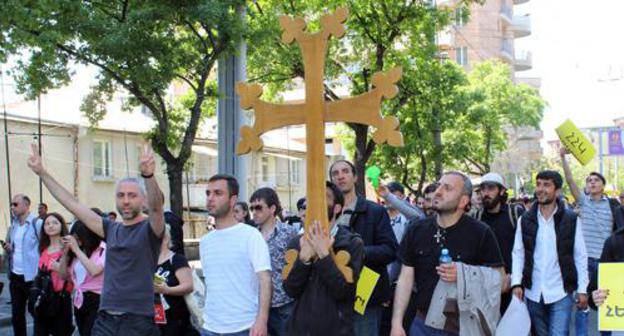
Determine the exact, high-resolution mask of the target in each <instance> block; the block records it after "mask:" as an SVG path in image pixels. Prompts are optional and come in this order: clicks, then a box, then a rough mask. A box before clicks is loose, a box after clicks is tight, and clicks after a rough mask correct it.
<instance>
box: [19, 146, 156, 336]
mask: <svg viewBox="0 0 624 336" xmlns="http://www.w3.org/2000/svg"><path fill="white" fill-rule="evenodd" d="M38 153H39V152H38V148H37V146H36V145H32V155H31V156H30V158H29V159H28V166H29V167H30V169H32V171H33V172H34V173H35V174H37V175H39V177H41V179H42V181H43V183H44V184H45V186H46V187H47V188H48V190H49V191H50V193H51V194H52V196H54V198H56V200H57V201H59V203H61V204H62V205H63V206H64V207H65V208H66V209H67V210H69V211H70V212H71V213H73V214H74V216H76V218H78V219H79V220H81V221H82V222H83V223H84V224H85V225H86V226H87V227H88V228H89V230H91V231H93V232H94V233H95V234H97V235H98V236H100V237H102V238H104V240H105V241H106V262H105V265H104V269H105V272H104V285H103V288H102V296H101V301H100V309H99V313H98V317H97V319H96V321H95V324H94V326H93V331H92V334H93V335H130V334H132V335H157V334H158V333H159V331H158V328H157V327H156V325H155V324H154V285H153V274H154V271H155V270H156V266H157V261H158V255H159V253H160V245H161V241H162V237H163V233H164V230H165V220H164V217H163V197H162V192H161V191H160V188H159V187H158V183H157V182H156V179H155V178H154V170H155V168H156V161H155V159H154V154H153V153H152V152H151V150H149V149H148V147H145V149H144V151H143V153H142V155H141V158H140V172H141V177H142V178H143V181H144V182H145V187H143V185H142V184H141V183H140V181H139V180H138V179H136V178H131V177H127V178H124V179H122V180H119V181H118V182H117V187H116V188H115V196H116V203H117V204H116V205H117V211H118V212H119V213H120V214H121V217H122V219H123V222H121V223H120V222H111V221H110V220H108V218H102V216H101V215H98V214H97V213H95V212H94V211H93V210H91V209H89V207H88V206H86V205H84V204H81V203H79V202H78V201H77V200H76V199H75V198H74V196H73V195H72V194H71V193H70V192H69V191H67V189H65V188H64V187H63V186H61V185H60V184H59V183H58V182H57V181H56V180H55V179H54V177H52V175H50V173H49V172H48V171H47V170H45V169H44V167H43V163H42V160H41V157H40V156H39V154H38ZM144 204H147V210H148V215H147V216H145V215H144V214H143V213H142V209H143V205H144Z"/></svg>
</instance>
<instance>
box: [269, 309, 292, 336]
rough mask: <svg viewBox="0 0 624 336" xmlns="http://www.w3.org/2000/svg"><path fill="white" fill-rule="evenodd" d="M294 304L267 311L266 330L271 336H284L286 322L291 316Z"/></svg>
mask: <svg viewBox="0 0 624 336" xmlns="http://www.w3.org/2000/svg"><path fill="white" fill-rule="evenodd" d="M294 307H295V303H294V302H291V303H288V304H285V305H283V306H280V307H275V308H271V309H270V310H269V322H268V324H267V329H268V332H269V335H271V336H286V322H287V321H288V319H289V318H290V315H291V314H292V311H293V308H294Z"/></svg>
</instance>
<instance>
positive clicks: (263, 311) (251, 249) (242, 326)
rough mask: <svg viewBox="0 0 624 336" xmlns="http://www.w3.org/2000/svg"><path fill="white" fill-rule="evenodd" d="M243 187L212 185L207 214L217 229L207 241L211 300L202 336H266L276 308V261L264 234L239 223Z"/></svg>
mask: <svg viewBox="0 0 624 336" xmlns="http://www.w3.org/2000/svg"><path fill="white" fill-rule="evenodd" d="M238 190H239V186H238V181H236V179H235V178H234V177H233V176H230V175H225V174H217V175H214V176H212V177H211V178H210V179H209V180H208V186H207V187H206V208H207V210H208V214H209V215H210V216H212V217H213V218H214V221H215V229H214V230H212V231H210V232H208V233H207V234H206V235H204V236H203V237H202V238H201V241H200V243H199V255H200V260H201V265H202V270H203V273H204V281H205V285H206V295H205V303H204V325H203V327H202V330H201V334H202V336H225V335H227V336H266V335H267V323H268V319H269V308H270V306H271V258H270V256H269V248H268V246H267V244H266V242H265V241H264V239H263V238H262V234H260V232H259V231H258V229H256V228H254V227H252V226H250V225H246V224H244V223H238V222H237V221H236V219H234V207H235V206H236V202H238Z"/></svg>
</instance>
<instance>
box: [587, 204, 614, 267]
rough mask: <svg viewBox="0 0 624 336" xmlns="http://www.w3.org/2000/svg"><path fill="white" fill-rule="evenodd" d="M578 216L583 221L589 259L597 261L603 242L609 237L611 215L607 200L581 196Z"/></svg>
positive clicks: (611, 221) (611, 226) (611, 222)
mask: <svg viewBox="0 0 624 336" xmlns="http://www.w3.org/2000/svg"><path fill="white" fill-rule="evenodd" d="M579 205H580V207H581V213H580V216H581V218H582V219H583V237H584V238H585V246H586V247H587V256H588V257H589V258H595V259H599V258H600V255H601V254H602V247H603V246H604V242H605V240H607V238H609V236H610V235H611V229H612V228H613V215H612V214H611V207H610V206H609V199H608V198H607V197H606V196H602V198H600V199H599V200H597V201H594V200H592V199H591V198H590V197H589V196H587V195H585V194H581V198H580V199H579Z"/></svg>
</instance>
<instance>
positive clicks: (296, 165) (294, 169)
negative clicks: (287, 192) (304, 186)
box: [289, 160, 302, 185]
mask: <svg viewBox="0 0 624 336" xmlns="http://www.w3.org/2000/svg"><path fill="white" fill-rule="evenodd" d="M289 162H290V184H295V185H299V184H301V174H302V171H301V162H302V161H301V160H289Z"/></svg>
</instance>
